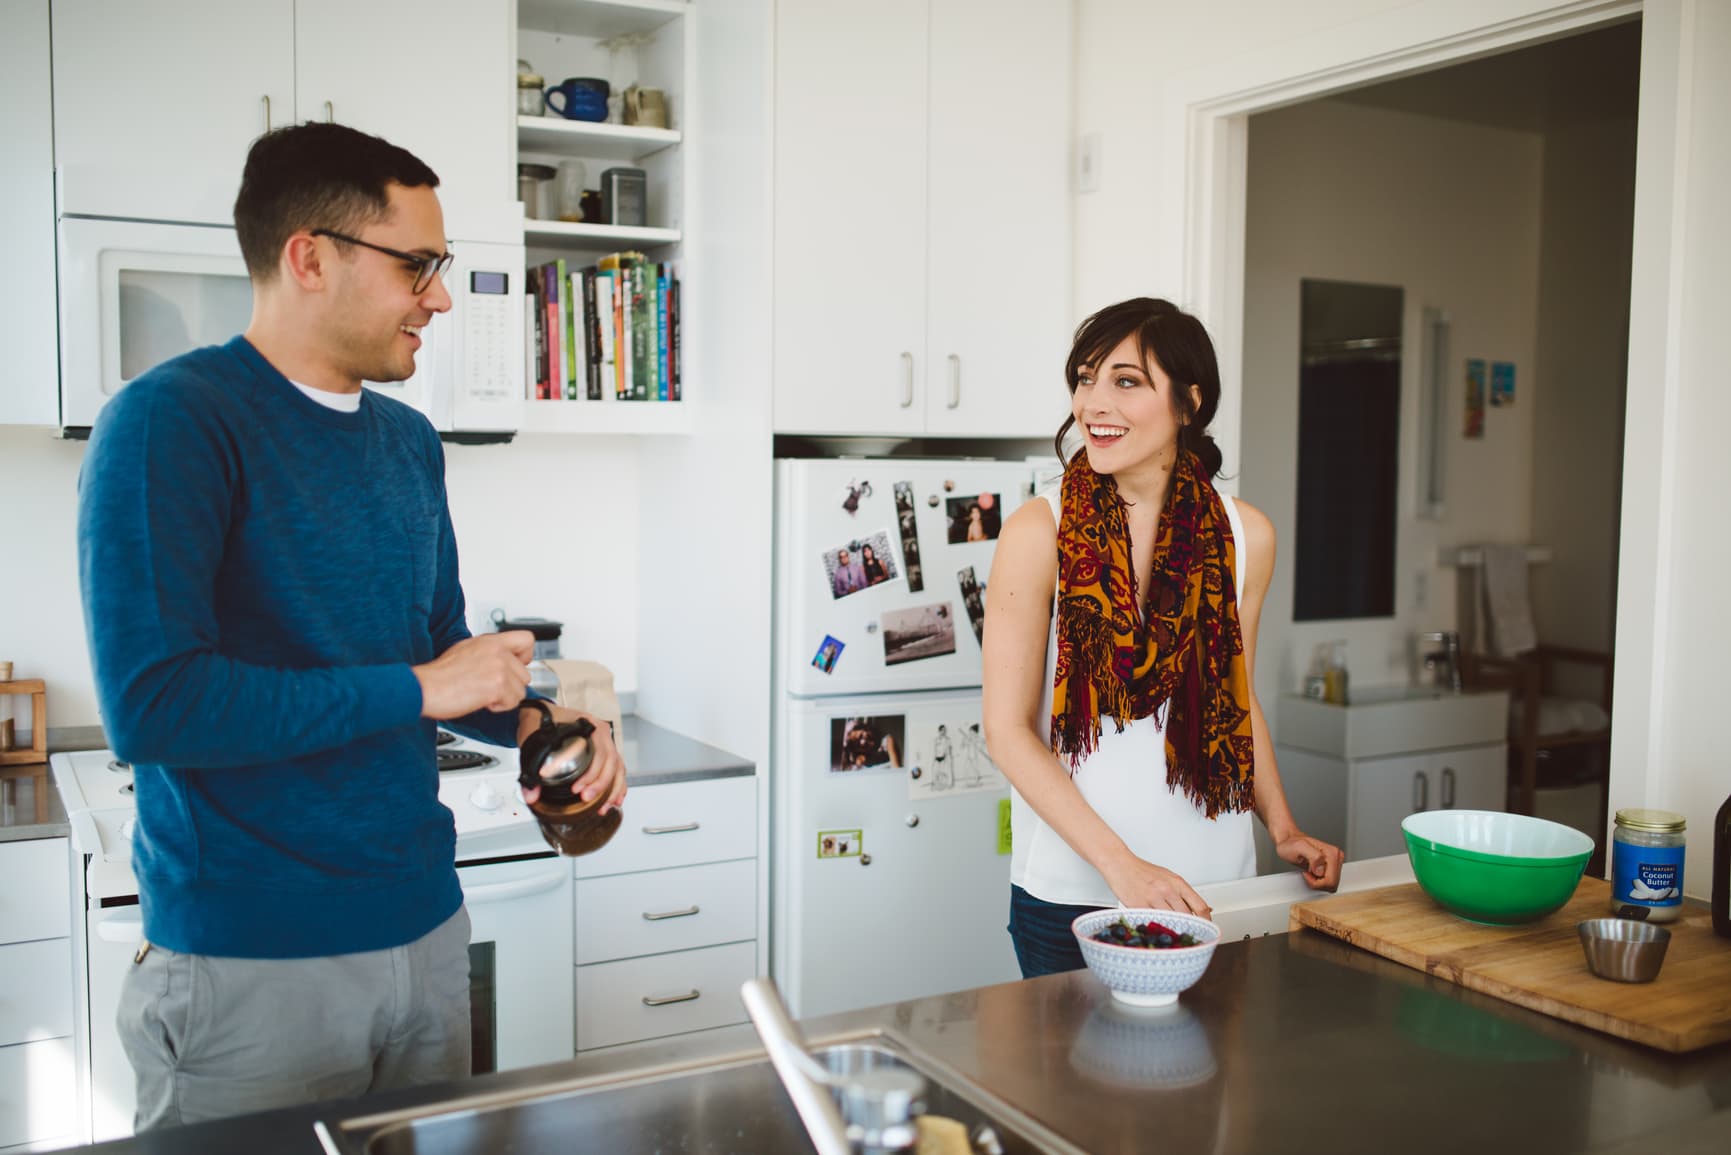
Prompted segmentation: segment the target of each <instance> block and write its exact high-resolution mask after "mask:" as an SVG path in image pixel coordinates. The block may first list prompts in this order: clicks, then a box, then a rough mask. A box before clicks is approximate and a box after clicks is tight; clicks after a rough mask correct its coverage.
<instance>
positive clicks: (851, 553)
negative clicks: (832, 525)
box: [823, 529, 897, 598]
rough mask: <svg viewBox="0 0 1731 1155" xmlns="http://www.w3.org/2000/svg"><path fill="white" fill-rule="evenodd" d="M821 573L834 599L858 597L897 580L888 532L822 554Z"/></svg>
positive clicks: (878, 532)
mask: <svg viewBox="0 0 1731 1155" xmlns="http://www.w3.org/2000/svg"><path fill="white" fill-rule="evenodd" d="M823 572H824V576H825V577H826V578H828V580H829V592H830V596H831V597H834V598H845V597H847V596H848V595H849V594H857V593H859V592H860V591H861V590H865V589H870V588H871V587H872V586H875V585H881V584H882V583H884V582H887V581H889V580H890V579H891V578H893V577H895V576H897V572H896V558H895V554H894V553H893V552H891V549H890V534H889V530H887V529H880V530H878V531H877V532H876V533H874V534H872V535H871V536H870V537H863V538H854V539H853V540H852V541H850V542H848V543H847V544H846V545H838V546H836V547H835V548H834V549H831V550H825V551H824V555H823Z"/></svg>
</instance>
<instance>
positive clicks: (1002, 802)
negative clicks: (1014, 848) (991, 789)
mask: <svg viewBox="0 0 1731 1155" xmlns="http://www.w3.org/2000/svg"><path fill="white" fill-rule="evenodd" d="M1010 832H1011V823H1010V800H1009V799H1008V798H1000V799H998V853H999V854H1008V853H1010V849H1011V847H1010Z"/></svg>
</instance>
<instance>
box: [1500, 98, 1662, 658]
mask: <svg viewBox="0 0 1731 1155" xmlns="http://www.w3.org/2000/svg"><path fill="white" fill-rule="evenodd" d="M1544 148H1545V191H1544V209H1543V217H1542V221H1543V223H1542V226H1541V227H1542V230H1543V240H1542V245H1541V248H1540V257H1539V318H1538V373H1537V376H1538V383H1539V388H1538V390H1537V391H1536V393H1535V394H1534V396H1533V397H1532V402H1533V409H1534V412H1535V417H1534V420H1535V421H1536V423H1537V425H1538V428H1539V429H1541V430H1543V431H1544V436H1542V437H1539V438H1536V439H1535V441H1534V443H1533V496H1532V521H1533V535H1534V540H1536V541H1539V542H1541V543H1543V544H1544V545H1547V546H1549V547H1550V548H1551V550H1552V551H1553V554H1554V556H1553V558H1552V561H1551V562H1550V564H1548V565H1543V566H1538V567H1536V568H1535V569H1534V570H1533V615H1534V618H1535V619H1536V624H1537V626H1538V632H1539V636H1540V637H1541V638H1543V639H1544V640H1546V641H1548V642H1555V643H1557V644H1560V645H1570V646H1581V647H1584V648H1586V649H1593V650H1609V649H1611V646H1612V642H1613V637H1614V634H1615V630H1616V592H1617V591H1616V573H1617V510H1618V500H1619V491H1620V488H1621V483H1622V460H1623V390H1624V378H1625V377H1626V376H1627V369H1628V359H1629V345H1628V340H1629V330H1628V322H1629V257H1630V243H1631V239H1632V238H1631V231H1630V230H1631V226H1632V223H1633V219H1634V212H1635V121H1634V118H1633V116H1631V117H1630V118H1629V119H1627V120H1618V121H1611V122H1600V123H1597V124H1576V125H1566V126H1561V127H1557V128H1553V129H1550V130H1548V131H1547V132H1546V133H1545V135H1544ZM1521 400H1522V402H1523V403H1524V401H1525V400H1526V399H1525V398H1522V399H1521Z"/></svg>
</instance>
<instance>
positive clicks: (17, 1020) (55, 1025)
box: [0, 938, 72, 1047]
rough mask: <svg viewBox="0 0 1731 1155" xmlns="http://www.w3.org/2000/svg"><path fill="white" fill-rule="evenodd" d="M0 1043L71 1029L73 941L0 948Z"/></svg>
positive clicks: (48, 1036)
mask: <svg viewBox="0 0 1731 1155" xmlns="http://www.w3.org/2000/svg"><path fill="white" fill-rule="evenodd" d="M0 975H4V976H6V978H5V981H4V982H0V1047H9V1046H11V1045H13V1044H14V1043H34V1042H37V1041H39V1040H42V1039H58V1038H62V1037H64V1036H66V1035H70V1034H71V1033H72V940H71V939H69V938H47V939H38V940H37V941H35V942H20V943H14V944H12V945H11V946H0Z"/></svg>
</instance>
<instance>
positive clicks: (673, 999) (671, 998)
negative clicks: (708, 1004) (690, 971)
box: [643, 987, 698, 1007]
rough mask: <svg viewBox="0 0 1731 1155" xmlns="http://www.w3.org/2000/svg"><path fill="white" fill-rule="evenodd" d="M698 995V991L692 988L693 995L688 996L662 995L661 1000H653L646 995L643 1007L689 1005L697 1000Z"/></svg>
mask: <svg viewBox="0 0 1731 1155" xmlns="http://www.w3.org/2000/svg"><path fill="white" fill-rule="evenodd" d="M697 995H698V991H697V988H695V987H693V988H692V990H691V993H690V994H688V995H662V996H661V997H660V998H651V997H650V996H648V995H644V996H643V1005H644V1006H646V1007H664V1006H666V1005H667V1004H668V1003H688V1002H690V1001H691V1000H692V999H695V998H696V997H697Z"/></svg>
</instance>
